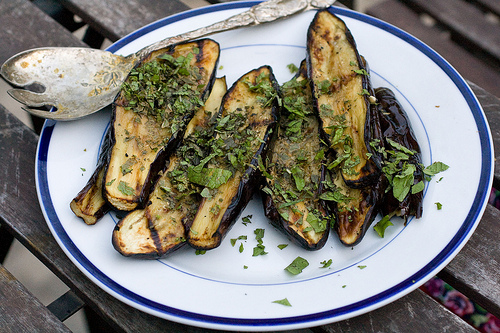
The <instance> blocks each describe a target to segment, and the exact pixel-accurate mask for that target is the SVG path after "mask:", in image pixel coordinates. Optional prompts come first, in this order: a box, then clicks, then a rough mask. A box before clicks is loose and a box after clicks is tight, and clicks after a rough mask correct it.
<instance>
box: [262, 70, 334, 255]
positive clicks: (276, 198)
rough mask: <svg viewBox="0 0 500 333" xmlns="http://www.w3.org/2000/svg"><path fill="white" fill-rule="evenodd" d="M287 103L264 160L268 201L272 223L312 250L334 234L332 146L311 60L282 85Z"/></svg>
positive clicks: (265, 202)
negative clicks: (328, 196)
mask: <svg viewBox="0 0 500 333" xmlns="http://www.w3.org/2000/svg"><path fill="white" fill-rule="evenodd" d="M281 93H282V99H283V105H282V112H281V115H280V119H279V122H278V126H277V130H276V132H275V137H274V138H273V140H272V143H271V146H270V149H269V153H268V157H267V158H266V160H265V161H264V165H263V166H261V168H262V167H263V168H264V169H263V170H264V171H265V172H263V180H264V187H263V188H262V200H263V205H264V212H265V215H266V216H267V218H268V219H269V220H270V222H271V224H272V225H273V226H275V227H276V228H277V229H278V230H280V231H282V232H283V233H285V234H286V235H287V237H288V238H289V239H290V240H291V241H292V242H294V243H296V244H298V245H300V246H301V247H303V248H305V249H307V250H319V249H321V248H322V247H323V246H324V245H325V243H326V240H327V239H328V235H329V233H330V221H331V218H332V215H331V213H330V212H329V211H328V209H327V208H328V206H327V205H325V202H324V201H323V200H322V199H321V195H322V194H323V192H324V180H325V174H326V172H327V170H326V166H325V150H326V147H325V146H324V144H323V143H322V142H321V140H320V138H319V124H318V120H317V118H316V116H315V115H314V112H313V106H312V95H311V87H310V84H309V80H308V78H307V72H306V66H305V62H302V64H301V66H300V70H299V72H298V73H297V75H296V76H295V77H294V78H292V79H291V80H290V81H288V82H286V83H284V84H283V85H282V87H281Z"/></svg>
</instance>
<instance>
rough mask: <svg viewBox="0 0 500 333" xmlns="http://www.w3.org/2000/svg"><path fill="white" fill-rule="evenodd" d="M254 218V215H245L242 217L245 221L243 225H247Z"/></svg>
mask: <svg viewBox="0 0 500 333" xmlns="http://www.w3.org/2000/svg"><path fill="white" fill-rule="evenodd" d="M251 218H252V215H247V216H244V217H243V218H241V220H242V221H243V222H242V223H243V225H247V224H248V223H252V221H250V219H251Z"/></svg>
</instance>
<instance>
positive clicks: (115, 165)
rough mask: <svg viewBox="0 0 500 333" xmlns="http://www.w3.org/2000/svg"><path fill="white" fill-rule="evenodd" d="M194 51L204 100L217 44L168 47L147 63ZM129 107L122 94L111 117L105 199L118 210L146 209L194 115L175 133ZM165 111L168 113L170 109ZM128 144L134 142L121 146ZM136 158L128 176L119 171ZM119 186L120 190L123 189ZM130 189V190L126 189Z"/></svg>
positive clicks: (182, 120)
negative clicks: (144, 206) (163, 169)
mask: <svg viewBox="0 0 500 333" xmlns="http://www.w3.org/2000/svg"><path fill="white" fill-rule="evenodd" d="M195 48H196V49H199V50H200V54H198V55H197V56H196V57H193V58H194V59H196V60H198V61H200V62H198V63H197V62H196V61H195V60H192V62H191V64H192V66H199V68H200V73H201V74H202V75H201V79H200V81H199V82H198V83H199V84H201V85H203V87H204V88H203V90H202V91H201V92H200V96H199V97H200V98H202V99H203V98H205V97H206V96H207V93H208V92H209V91H210V89H211V86H212V85H213V81H214V79H215V68H216V66H217V63H218V59H219V46H218V44H217V43H216V42H214V41H212V40H209V39H203V40H199V41H196V42H189V43H181V44H177V45H173V46H169V47H167V48H165V49H163V50H159V51H155V52H153V53H151V54H150V55H149V56H147V57H146V58H145V59H144V61H145V62H148V61H152V60H154V59H156V58H157V57H159V56H160V55H163V54H170V55H173V56H175V57H177V56H179V55H184V56H186V55H187V54H189V53H193V54H194V53H195V52H194V51H193V50H194V49H195ZM126 105H127V104H126V101H125V100H124V99H123V91H122V92H121V93H120V94H119V95H118V96H117V99H116V101H115V103H114V110H113V117H112V137H113V140H114V143H113V152H112V155H111V158H110V162H109V164H108V167H107V171H106V181H105V183H106V184H107V186H105V195H106V199H107V200H108V201H109V202H110V204H111V205H113V206H114V207H115V208H117V209H119V210H132V209H134V208H136V207H142V206H143V204H144V202H145V199H146V198H147V196H148V194H149V192H150V189H151V186H152V184H153V183H154V182H155V180H156V178H157V175H158V172H159V171H160V170H161V169H162V168H163V167H164V163H165V160H166V159H167V158H168V156H169V155H170V154H171V153H172V152H173V150H174V149H175V148H176V146H177V145H178V143H179V141H180V140H181V138H182V133H183V130H184V127H185V124H186V123H187V122H188V121H189V119H190V118H191V117H192V115H193V113H194V110H189V111H188V112H186V114H185V116H182V117H181V118H180V119H179V121H180V124H179V129H178V131H175V132H174V133H172V132H171V131H170V128H169V127H162V124H159V123H158V122H157V121H156V120H155V119H152V117H150V116H146V115H141V114H136V113H135V112H133V111H127V110H125V109H124V107H125V106H126ZM166 110H167V111H168V109H166ZM138 117H140V122H141V123H139V122H138V121H137V120H138V119H139V118H138ZM167 118H168V117H167ZM128 133H130V135H129V134H128ZM127 140H128V141H131V142H122V141H127ZM135 141H136V142H135ZM134 145H135V146H134ZM121 146H123V147H121ZM120 147H121V148H120ZM119 149H121V150H122V152H120V151H119ZM134 157H135V158H137V163H136V164H135V165H134V167H133V168H132V171H131V172H128V173H124V172H123V171H121V170H120V167H121V166H122V165H124V163H127V162H126V161H127V160H128V159H131V158H134ZM118 186H121V189H120V188H118ZM127 186H128V187H129V188H130V189H127ZM123 188H125V190H126V191H124V190H123ZM129 192H130V193H129ZM132 193H133V194H132Z"/></svg>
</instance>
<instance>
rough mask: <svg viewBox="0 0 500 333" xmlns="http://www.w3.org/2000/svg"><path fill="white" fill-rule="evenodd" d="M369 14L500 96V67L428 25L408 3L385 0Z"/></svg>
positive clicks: (371, 9)
mask: <svg viewBox="0 0 500 333" xmlns="http://www.w3.org/2000/svg"><path fill="white" fill-rule="evenodd" d="M368 14H370V15H372V16H375V17H377V18H379V19H381V20H384V21H386V22H388V23H391V24H393V25H395V26H397V27H399V28H401V29H403V30H404V31H406V32H408V33H410V34H412V35H413V36H415V37H416V38H418V39H420V40H421V41H423V42H424V43H426V44H427V45H429V46H430V47H431V48H433V49H434V50H435V51H436V52H438V53H439V54H440V55H441V56H443V57H444V58H445V59H446V60H447V61H448V62H450V64H451V65H452V66H453V67H454V68H455V69H456V70H457V71H458V72H459V73H460V74H461V75H463V76H464V77H465V78H466V79H469V80H471V81H473V82H476V83H477V84H478V85H480V86H481V87H482V88H483V89H485V90H487V91H488V92H490V93H492V94H494V95H496V96H500V85H499V84H498V82H500V72H499V71H497V70H495V69H494V68H493V67H492V66H490V65H488V64H487V63H485V62H483V61H482V60H480V59H479V58H477V57H476V56H474V55H473V54H471V53H469V52H468V51H467V50H465V49H464V48H463V47H460V46H459V45H457V44H456V43H455V42H453V41H451V40H450V38H449V35H448V34H445V33H443V32H442V31H440V30H439V29H438V28H436V27H429V26H425V25H424V24H423V23H422V22H421V20H420V18H419V16H418V14H417V13H416V12H414V11H412V10H411V9H410V8H408V7H407V6H405V5H403V4H402V3H400V2H398V1H396V0H386V1H383V2H381V3H379V4H377V5H374V6H372V7H370V8H369V9H368Z"/></svg>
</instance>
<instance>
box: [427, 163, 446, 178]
mask: <svg viewBox="0 0 500 333" xmlns="http://www.w3.org/2000/svg"><path fill="white" fill-rule="evenodd" d="M448 168H449V166H448V165H446V164H444V163H443V162H434V163H432V164H431V165H429V166H428V167H426V168H425V169H424V173H425V174H426V175H428V176H434V175H436V174H438V173H440V172H442V171H446V170H448Z"/></svg>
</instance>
